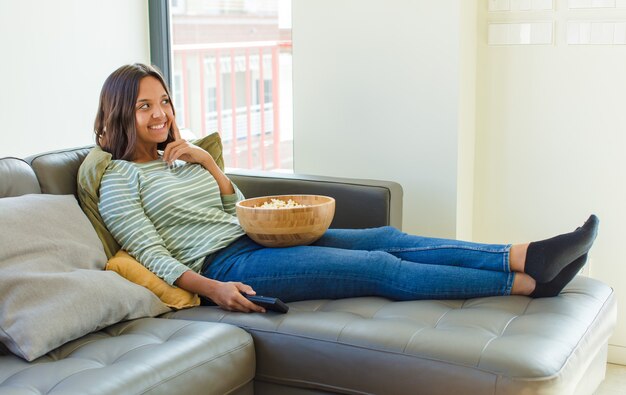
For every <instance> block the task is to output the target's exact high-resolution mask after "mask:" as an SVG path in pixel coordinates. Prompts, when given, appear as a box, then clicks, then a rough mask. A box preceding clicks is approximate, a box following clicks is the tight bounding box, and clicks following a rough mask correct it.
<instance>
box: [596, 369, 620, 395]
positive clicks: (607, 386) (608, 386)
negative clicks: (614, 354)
mask: <svg viewBox="0 0 626 395" xmlns="http://www.w3.org/2000/svg"><path fill="white" fill-rule="evenodd" d="M594 395H626V366H624V365H614V364H611V363H609V364H607V365H606V378H605V379H604V381H603V382H602V384H601V385H600V388H598V390H597V391H596V393H595V394H594Z"/></svg>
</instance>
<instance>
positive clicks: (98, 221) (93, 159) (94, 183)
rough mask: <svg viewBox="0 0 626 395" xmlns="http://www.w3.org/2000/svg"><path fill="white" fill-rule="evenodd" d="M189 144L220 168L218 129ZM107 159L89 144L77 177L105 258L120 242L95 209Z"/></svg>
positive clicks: (79, 197)
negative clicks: (204, 153)
mask: <svg viewBox="0 0 626 395" xmlns="http://www.w3.org/2000/svg"><path fill="white" fill-rule="evenodd" d="M193 144H195V145H197V146H198V147H200V148H202V149H204V150H205V151H207V152H208V153H209V154H211V156H212V157H213V159H215V163H217V165H218V166H219V168H220V169H222V170H224V157H223V156H222V140H221V138H220V135H219V133H218V132H215V133H212V134H210V135H208V136H206V137H203V138H201V139H198V140H196V141H193ZM109 163H111V154H109V153H108V152H105V151H103V150H102V149H101V148H100V147H95V148H93V149H92V150H91V151H90V152H89V154H88V155H87V157H86V158H85V160H84V161H83V163H82V164H81V165H80V168H79V169H78V180H77V181H78V182H77V184H78V185H77V191H78V199H79V201H80V206H81V207H82V209H83V211H84V212H85V214H86V215H87V218H89V221H90V222H91V224H92V225H93V227H94V229H95V230H96V234H97V235H98V237H99V238H100V240H101V241H102V245H103V246H104V252H105V253H106V255H107V258H111V257H113V255H115V253H117V252H118V251H119V250H120V245H119V244H118V243H117V241H115V239H114V238H113V236H112V235H111V233H109V231H108V229H107V228H106V226H105V225H104V221H103V220H102V217H101V216H100V212H99V211H98V203H99V202H100V193H99V191H100V182H101V181H102V176H103V175H104V172H105V171H106V168H107V166H108V165H109Z"/></svg>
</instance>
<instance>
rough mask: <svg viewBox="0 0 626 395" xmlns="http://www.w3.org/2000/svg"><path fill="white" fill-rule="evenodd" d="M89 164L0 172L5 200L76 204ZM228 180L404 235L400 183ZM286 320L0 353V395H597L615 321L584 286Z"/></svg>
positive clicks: (73, 156)
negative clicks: (307, 200) (322, 197)
mask: <svg viewBox="0 0 626 395" xmlns="http://www.w3.org/2000/svg"><path fill="white" fill-rule="evenodd" d="M87 152H88V149H87V148H79V149H71V150H64V151H58V152H52V153H45V154H41V155H36V156H33V157H30V158H27V159H26V160H21V159H16V158H4V159H0V198H2V197H8V196H19V195H22V194H28V193H51V194H72V193H75V192H76V185H75V184H76V181H75V179H76V173H77V170H78V167H79V165H80V163H81V161H82V160H83V159H84V157H85V155H86V154H87ZM229 175H230V177H231V178H232V179H233V180H234V182H235V183H237V185H238V186H239V187H240V188H241V190H242V191H243V192H244V194H246V195H247V196H258V195H268V194H281V193H318V194H327V195H331V196H334V197H335V198H336V199H337V215H336V218H335V221H334V222H333V225H332V226H334V227H368V226H381V225H393V226H397V227H400V226H401V206H402V191H401V188H400V187H399V185H397V184H395V183H389V182H377V181H376V182H375V181H362V180H345V179H337V178H330V177H309V176H307V177H303V176H297V175H283V174H271V175H268V174H264V173H250V172H231V173H229ZM0 215H1V214H0ZM290 307H291V309H290V311H289V313H288V314H284V315H280V314H275V313H267V314H240V313H229V312H225V311H223V310H220V309H219V308H216V307H209V306H200V307H196V308H192V309H186V310H179V311H175V312H171V313H166V314H165V315H163V316H161V317H159V318H145V319H138V320H134V321H128V322H123V323H119V324H116V325H113V326H111V327H109V328H106V329H104V330H102V331H99V332H96V333H92V334H89V335H87V336H85V337H83V338H80V339H78V340H75V341H72V342H70V343H67V344H65V345H63V346H61V347H60V348H58V349H56V350H54V351H52V352H50V353H49V354H47V355H45V356H43V357H41V358H39V359H37V360H35V361H33V362H30V363H28V362H26V361H24V360H22V359H20V358H18V357H16V356H14V355H12V354H11V353H10V352H8V351H6V350H5V351H0V394H42V393H43V394H144V393H146V394H148V393H149V394H252V393H255V394H302V395H305V394H306V395H313V394H331V393H341V394H454V393H456V394H497V395H503V394H577V395H578V394H592V393H593V392H594V390H595V389H596V388H597V387H598V385H599V383H600V382H601V381H602V380H603V378H604V373H605V366H606V365H605V364H606V353H607V343H608V338H609V336H610V335H611V333H612V331H613V328H614V325H615V320H616V302H615V297H614V295H613V290H612V289H611V288H609V287H608V286H606V285H605V284H603V283H600V282H598V281H596V280H593V279H590V278H586V277H582V276H578V277H577V278H576V279H575V280H574V281H573V282H572V283H570V284H569V285H568V287H567V288H566V289H565V290H564V292H563V293H562V294H561V295H559V296H558V297H555V298H546V299H530V298H527V297H520V296H510V297H491V298H479V299H470V300H460V301H412V302H393V301H390V300H386V299H382V298H376V297H367V298H355V299H342V300H313V301H304V302H296V303H291V304H290ZM242 329H243V330H242Z"/></svg>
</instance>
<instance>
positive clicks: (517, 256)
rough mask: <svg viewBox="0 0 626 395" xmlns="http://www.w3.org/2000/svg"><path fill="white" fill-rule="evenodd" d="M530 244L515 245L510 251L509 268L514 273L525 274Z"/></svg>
mask: <svg viewBox="0 0 626 395" xmlns="http://www.w3.org/2000/svg"><path fill="white" fill-rule="evenodd" d="M528 244H530V243H524V244H513V245H512V246H511V249H510V250H509V268H510V270H511V271H512V272H519V273H524V268H525V267H526V251H528Z"/></svg>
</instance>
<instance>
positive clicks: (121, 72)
mask: <svg viewBox="0 0 626 395" xmlns="http://www.w3.org/2000/svg"><path fill="white" fill-rule="evenodd" d="M148 76H150V77H154V78H156V79H157V80H159V82H161V85H163V88H164V89H165V92H166V93H167V96H168V97H169V98H170V103H172V102H171V96H170V91H169V89H168V87H167V84H166V83H165V80H164V79H163V76H162V75H161V72H160V71H159V70H158V69H157V68H156V67H153V66H148V65H145V64H142V63H134V64H129V65H125V66H122V67H120V68H119V69H117V70H115V71H114V72H113V73H112V74H111V75H110V76H109V77H108V78H107V79H106V81H104V85H103V86H102V92H101V93H100V104H99V105H98V114H97V115H96V121H95V122H94V132H95V133H96V144H98V145H99V146H100V148H102V149H103V150H104V151H107V152H109V153H110V154H111V155H112V157H113V159H124V160H128V161H131V160H132V159H133V155H134V152H135V143H136V141H137V130H136V128H135V105H136V102H137V95H138V94H139V81H141V79H142V78H144V77H148ZM172 111H174V104H173V103H172ZM174 114H175V113H174ZM172 141H174V137H173V135H172V132H171V130H170V133H169V134H168V136H167V140H166V141H164V142H162V143H159V144H158V145H157V149H160V150H163V149H165V146H166V145H167V144H168V143H170V142H172Z"/></svg>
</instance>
